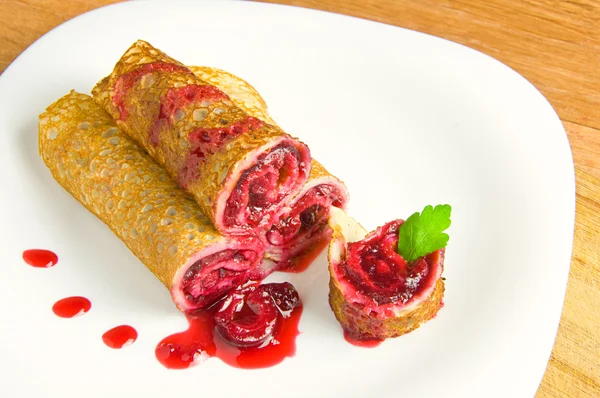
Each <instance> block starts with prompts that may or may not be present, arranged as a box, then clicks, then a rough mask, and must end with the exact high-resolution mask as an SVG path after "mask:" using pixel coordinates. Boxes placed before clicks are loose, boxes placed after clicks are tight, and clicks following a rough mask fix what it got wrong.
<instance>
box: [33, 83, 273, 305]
mask: <svg viewBox="0 0 600 398" xmlns="http://www.w3.org/2000/svg"><path fill="white" fill-rule="evenodd" d="M39 151H40V154H41V156H42V159H43V160H44V162H45V164H46V165H47V166H48V168H49V169H50V171H51V173H52V175H53V177H54V178H55V179H56V181H58V183H59V184H60V185H62V186H63V187H64V188H65V189H66V190H67V191H68V192H69V193H70V194H71V195H73V197H74V198H75V199H77V200H78V201H79V202H81V204H83V206H85V207H86V208H87V209H88V210H89V211H90V212H92V213H93V214H95V215H96V216H97V217H98V218H99V219H100V220H102V221H103V222H104V223H105V224H106V225H107V226H108V227H109V228H110V229H111V230H112V231H113V232H114V233H115V235H117V236H118V237H119V238H120V239H121V240H122V241H123V242H124V243H125V245H127V247H128V248H129V249H130V250H131V251H132V252H133V254H135V255H136V256H137V257H138V258H139V259H140V261H141V262H142V263H144V265H146V267H147V268H148V269H149V270H150V271H152V272H153V273H154V275H156V277H157V278H158V279H160V281H161V282H162V283H163V284H164V285H165V286H166V287H167V288H168V289H169V290H170V291H171V296H172V298H173V301H174V303H175V304H176V306H177V307H178V308H179V309H180V310H182V311H191V310H194V309H197V308H202V307H205V306H207V305H210V304H211V303H212V302H214V301H215V300H216V299H218V298H220V297H222V296H223V295H224V294H225V293H227V292H228V291H229V290H231V288H232V287H235V286H237V285H239V284H241V283H244V282H245V281H246V280H248V279H249V278H251V277H252V276H253V274H254V273H256V272H258V270H259V267H258V266H259V264H260V263H261V260H262V257H263V254H264V245H263V243H262V241H261V239H260V238H258V237H257V236H254V235H248V236H244V237H233V236H230V237H226V236H223V235H221V234H220V233H219V232H218V231H217V230H215V228H214V227H213V226H212V223H211V221H210V220H209V219H208V218H207V217H206V216H205V215H204V214H203V213H202V211H201V210H200V208H199V206H198V205H197V204H196V202H195V201H194V200H193V199H192V198H191V197H190V196H189V195H187V194H186V193H185V192H184V191H183V190H182V189H180V188H179V187H178V186H177V183H176V182H175V181H173V180H172V179H171V178H170V177H169V176H168V175H167V173H166V172H165V171H164V169H163V168H162V167H160V166H159V165H158V164H156V163H155V162H154V161H153V160H152V158H151V157H150V156H149V155H148V154H147V153H145V152H144V150H143V149H142V148H140V147H139V146H138V145H136V144H135V143H134V142H133V141H132V140H131V139H129V137H128V136H127V135H125V134H124V133H122V132H121V131H120V130H119V129H118V128H117V126H116V124H115V122H114V121H113V119H112V118H111V117H110V115H109V114H108V113H106V112H105V111H104V110H103V109H102V108H101V107H100V106H99V105H98V104H96V103H95V102H94V101H93V100H92V98H91V97H89V96H87V95H84V94H79V93H76V92H71V93H70V94H68V95H66V96H64V97H63V98H61V99H59V100H58V101H56V102H55V103H54V104H52V105H50V106H49V107H48V108H47V110H46V111H45V112H44V113H43V114H41V115H40V118H39Z"/></svg>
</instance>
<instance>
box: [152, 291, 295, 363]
mask: <svg viewBox="0 0 600 398" xmlns="http://www.w3.org/2000/svg"><path fill="white" fill-rule="evenodd" d="M263 286H264V287H263ZM290 286H291V284H289V283H281V284H279V283H271V284H266V285H260V287H259V286H258V285H256V284H254V285H244V287H242V288H238V289H237V290H236V291H234V292H233V293H232V294H231V295H229V296H227V297H226V298H225V299H223V300H222V301H221V302H219V303H217V304H215V305H213V306H212V307H210V308H208V309H204V310H199V311H197V312H195V313H193V314H188V315H187V316H186V317H187V319H188V322H189V328H188V330H186V331H184V332H180V333H176V334H173V335H171V336H168V337H166V338H164V339H163V340H162V341H161V342H160V343H158V345H157V347H156V350H155V354H156V358H157V359H158V361H159V362H160V363H161V364H162V365H163V366H165V367H167V368H169V369H185V368H188V367H190V366H192V365H195V364H197V363H199V362H201V361H202V360H205V359H207V358H209V357H213V356H214V357H217V358H220V359H221V360H222V361H223V362H225V363H226V364H228V365H231V366H234V367H237V368H242V369H255V368H265V367H269V366H273V365H276V364H278V363H280V362H281V361H283V360H284V359H285V358H286V357H291V356H294V354H295V353H296V337H297V336H298V334H299V330H298V323H299V321H300V316H301V314H302V304H301V302H300V300H299V298H298V296H297V293H296V292H295V289H294V290H293V294H295V301H294V298H293V297H292V300H290V289H289V287H290ZM291 288H292V289H293V286H292V287H291ZM255 289H256V290H258V289H262V290H261V293H262V292H263V291H264V292H265V293H264V294H263V295H262V296H263V297H265V295H266V294H268V295H271V297H272V301H273V304H272V305H273V306H276V308H278V311H281V312H280V313H279V315H278V322H277V323H276V324H275V327H274V329H273V331H272V333H271V335H270V336H269V338H267V339H261V340H260V344H259V345H247V341H248V340H244V339H239V340H237V341H233V340H231V337H232V336H229V337H230V338H227V339H226V338H225V337H223V336H227V334H228V333H227V332H228V331H229V332H231V333H233V331H235V330H237V329H238V327H239V328H242V329H244V328H245V329H246V334H245V335H244V336H246V337H247V335H248V333H253V332H256V333H259V334H260V335H261V336H262V335H263V334H264V333H263V332H264V330H262V329H261V326H262V325H261V322H262V321H263V318H264V314H261V313H256V312H255V311H257V309H256V308H251V307H250V306H248V305H247V303H244V304H243V306H242V305H240V307H241V308H239V310H236V313H235V314H231V312H228V311H231V308H228V302H229V303H231V302H230V301H228V300H235V299H239V297H240V296H245V295H247V293H249V292H253V291H254V290H255ZM255 293H256V292H255ZM290 303H292V305H290ZM263 304H264V303H263ZM263 310H264V309H263ZM227 314H229V315H227ZM269 314H270V313H269ZM227 316H229V319H230V320H231V324H228V323H227V322H226V317H227ZM269 319H271V317H270V316H269ZM219 330H221V332H219ZM224 333H225V334H224ZM233 337H235V336H233ZM240 344H241V345H240Z"/></svg>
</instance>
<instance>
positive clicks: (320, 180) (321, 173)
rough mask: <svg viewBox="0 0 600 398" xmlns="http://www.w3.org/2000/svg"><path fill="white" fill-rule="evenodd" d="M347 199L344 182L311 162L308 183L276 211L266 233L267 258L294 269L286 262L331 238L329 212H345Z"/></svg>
mask: <svg viewBox="0 0 600 398" xmlns="http://www.w3.org/2000/svg"><path fill="white" fill-rule="evenodd" d="M348 200H349V195H348V191H347V190H346V186H345V185H344V183H342V182H341V181H340V180H338V179H337V178H336V177H334V176H333V175H331V174H329V172H327V170H326V169H325V168H324V167H323V166H322V165H321V164H320V163H318V162H317V161H315V160H314V159H313V166H312V170H311V174H310V177H309V179H308V182H307V183H306V184H305V185H304V186H303V188H302V189H301V190H300V192H299V193H298V194H297V195H296V196H295V197H294V198H293V199H292V200H291V201H290V202H289V203H288V204H287V205H286V206H285V207H283V208H282V209H281V210H280V211H279V212H278V214H277V215H276V217H275V222H274V223H273V225H272V226H271V227H270V228H269V229H268V230H267V231H266V233H265V240H266V242H267V249H266V250H267V254H266V255H267V257H269V258H271V259H273V260H275V261H278V262H280V263H281V264H280V266H281V267H282V268H283V269H286V268H288V267H290V266H291V267H293V263H290V264H287V262H288V260H290V259H292V258H294V257H296V256H298V255H302V254H303V253H305V252H307V251H309V250H311V249H312V248H313V247H317V246H319V244H320V243H321V242H325V241H327V240H328V239H329V238H330V236H331V229H330V228H329V226H328V225H327V220H328V219H329V211H330V209H331V207H337V208H340V209H342V210H346V205H347V204H348Z"/></svg>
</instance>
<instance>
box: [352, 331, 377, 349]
mask: <svg viewBox="0 0 600 398" xmlns="http://www.w3.org/2000/svg"><path fill="white" fill-rule="evenodd" d="M344 339H346V341H347V342H348V343H350V344H352V345H355V346H357V347H364V348H373V347H377V346H378V345H379V344H381V340H375V339H374V340H359V339H357V338H355V337H352V336H350V335H349V334H348V333H347V332H346V331H344Z"/></svg>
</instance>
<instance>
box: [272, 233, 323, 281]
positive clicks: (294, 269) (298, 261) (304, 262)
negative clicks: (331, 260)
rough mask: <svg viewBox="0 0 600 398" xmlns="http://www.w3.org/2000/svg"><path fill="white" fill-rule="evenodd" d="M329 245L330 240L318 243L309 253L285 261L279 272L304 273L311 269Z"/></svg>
mask: <svg viewBox="0 0 600 398" xmlns="http://www.w3.org/2000/svg"><path fill="white" fill-rule="evenodd" d="M328 244H329V240H328V239H324V240H323V241H322V242H317V243H315V245H314V246H313V247H311V248H310V249H309V250H308V251H306V252H304V253H302V254H300V255H299V256H296V257H294V258H291V259H289V260H287V261H284V262H283V263H282V265H281V266H280V268H278V269H277V271H280V272H287V273H289V274H299V273H301V272H304V271H306V270H307V269H308V267H310V265H311V264H312V263H313V262H314V261H315V259H316V258H317V257H319V255H320V254H321V252H322V251H323V249H325V248H326V247H327V245H328Z"/></svg>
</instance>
